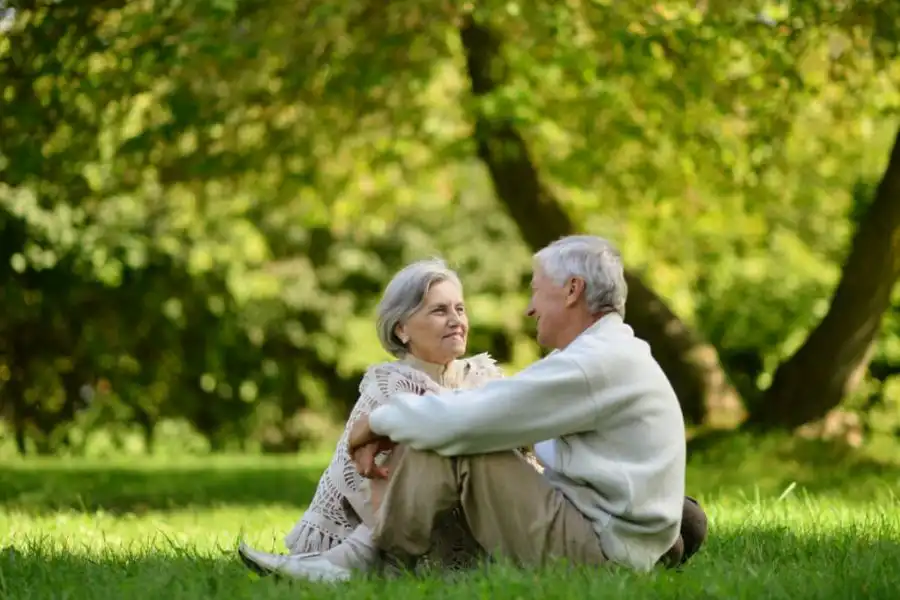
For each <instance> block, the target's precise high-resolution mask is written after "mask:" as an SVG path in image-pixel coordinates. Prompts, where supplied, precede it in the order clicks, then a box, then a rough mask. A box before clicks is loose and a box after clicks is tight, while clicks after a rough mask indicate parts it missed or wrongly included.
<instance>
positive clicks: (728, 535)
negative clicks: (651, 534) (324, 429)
mask: <svg viewBox="0 0 900 600" xmlns="http://www.w3.org/2000/svg"><path fill="white" fill-rule="evenodd" d="M326 460H327V455H321V454H316V455H304V456H292V457H259V456H246V455H244V456H216V457H185V456H182V457H177V458H172V457H169V458H167V459H162V458H139V459H135V458H128V459H126V458H121V459H117V460H97V459H93V460H88V459H70V460H66V459H60V458H55V459H46V460H42V459H41V460H35V459H29V460H20V459H14V460H6V461H4V462H0V549H2V550H0V551H2V554H0V598H11V599H16V600H27V599H49V598H60V599H62V598H68V599H80V598H84V599H91V600H105V599H116V600H119V599H122V598H141V599H146V600H150V599H154V598H164V599H165V600H180V599H191V600H195V599H200V598H254V599H260V600H262V599H277V598H285V599H287V598H301V597H315V598H323V599H328V598H342V599H345V600H353V599H355V598H401V597H402V598H410V599H414V598H460V599H462V598H465V599H469V598H492V599H497V600H505V599H510V600H512V599H518V598H629V599H631V598H634V599H638V598H654V599H657V598H659V599H662V598H748V599H749V598H754V599H756V598H773V599H775V598H790V599H792V600H797V599H799V598H816V599H829V598H834V599H841V600H846V599H850V598H885V599H888V598H891V599H893V598H898V597H900V500H898V498H897V496H896V495H895V494H896V492H898V491H900V463H892V462H891V461H890V460H889V459H887V460H886V459H881V460H876V459H874V458H872V457H870V456H867V455H864V454H860V453H858V452H852V453H851V452H845V451H843V450H840V449H839V448H836V447H834V446H830V445H827V444H822V443H811V442H810V443H807V442H802V443H801V442H798V441H796V440H784V439H780V440H767V441H762V442H761V441H759V440H751V439H746V438H734V439H732V440H729V441H727V442H723V443H720V444H717V445H715V446H713V447H711V448H708V449H706V450H705V451H704V453H703V454H701V455H699V456H694V457H693V458H692V460H691V466H690V471H689V475H688V486H689V492H690V493H692V494H694V495H696V496H697V497H698V498H699V499H700V500H701V501H702V503H703V504H704V505H705V506H706V508H707V510H708V512H709V515H710V520H711V539H710V540H709V543H708V545H707V546H706V547H704V549H703V550H702V552H701V553H700V554H699V555H697V556H696V557H695V558H694V559H693V560H692V561H691V562H690V563H689V565H688V566H687V568H685V569H684V570H683V571H682V572H671V571H660V572H655V573H652V574H649V575H635V574H630V573H624V572H607V571H603V570H596V569H593V570H575V571H567V570H565V569H563V568H562V567H558V568H547V569H542V570H533V571H515V570H512V569H506V568H496V569H493V570H490V571H484V572H479V573H473V574H471V575H466V576H462V577H458V578H455V579H453V580H452V581H449V582H448V581H445V580H441V579H440V578H437V577H435V578H432V579H424V580H415V579H412V578H410V579H399V580H393V581H379V580H374V579H373V580H359V581H354V582H350V583H348V584H341V585H327V584H312V583H301V582H285V581H276V580H273V579H271V578H266V579H260V578H258V577H256V576H253V575H251V574H250V573H249V572H248V571H247V570H246V569H244V568H243V567H242V565H241V564H240V563H239V561H238V560H237V559H236V555H235V551H234V550H235V547H236V545H237V541H238V539H239V538H240V537H241V536H245V538H246V539H247V540H248V541H249V542H250V543H252V544H254V545H256V546H258V547H261V548H264V549H269V550H276V551H280V550H281V549H282V544H281V538H282V536H283V534H284V533H285V531H286V530H287V529H288V528H289V527H290V526H291V525H292V524H293V522H294V521H295V520H296V518H297V517H298V516H299V515H300V514H301V512H302V510H303V508H304V505H305V503H306V502H308V500H309V498H310V497H311V495H312V491H313V489H314V486H315V481H316V479H317V478H318V475H319V473H320V472H321V469H322V467H323V465H324V464H325V461H326Z"/></svg>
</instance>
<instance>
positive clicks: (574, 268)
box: [534, 235, 628, 318]
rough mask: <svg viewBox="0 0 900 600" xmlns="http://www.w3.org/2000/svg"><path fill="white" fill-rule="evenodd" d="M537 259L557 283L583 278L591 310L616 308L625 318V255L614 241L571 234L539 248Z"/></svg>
mask: <svg viewBox="0 0 900 600" xmlns="http://www.w3.org/2000/svg"><path fill="white" fill-rule="evenodd" d="M534 259H535V260H536V261H537V262H538V263H539V264H540V266H541V268H542V269H543V271H544V272H545V273H546V274H547V276H548V277H549V278H550V279H551V280H553V281H554V282H555V283H556V284H557V285H564V284H565V283H566V281H567V280H568V279H569V278H571V277H578V278H580V279H583V280H584V284H585V290H584V291H585V299H586V300H587V305H588V308H589V309H590V310H591V312H593V313H601V312H607V311H614V312H617V313H619V315H621V316H622V318H625V300H626V299H627V298H628V284H626V283H625V269H624V267H623V266H622V255H621V254H620V253H619V251H618V249H617V248H616V247H615V246H614V245H613V244H612V243H611V242H609V241H607V240H605V239H603V238H600V237H596V236H592V235H570V236H568V237H564V238H561V239H559V240H557V241H555V242H553V243H552V244H550V245H549V246H547V247H546V248H543V249H542V250H540V251H538V252H537V253H536V254H535V255H534Z"/></svg>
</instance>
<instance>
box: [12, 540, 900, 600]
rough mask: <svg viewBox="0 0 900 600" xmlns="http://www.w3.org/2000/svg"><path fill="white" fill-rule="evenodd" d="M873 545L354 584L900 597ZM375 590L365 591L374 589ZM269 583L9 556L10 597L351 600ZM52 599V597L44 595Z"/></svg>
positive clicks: (836, 544) (201, 570) (75, 558)
mask: <svg viewBox="0 0 900 600" xmlns="http://www.w3.org/2000/svg"><path fill="white" fill-rule="evenodd" d="M872 534H877V532H869V535H868V536H860V537H849V536H846V535H845V536H837V537H829V536H828V535H821V534H815V533H812V534H811V535H810V536H803V535H798V534H796V533H795V532H792V531H790V530H787V529H772V530H766V529H763V530H755V531H752V532H750V531H746V532H743V533H740V534H739V533H729V534H726V535H723V536H720V537H718V538H714V539H713V540H712V541H711V542H710V544H709V545H708V546H707V547H706V548H705V549H704V550H703V551H702V552H701V553H700V554H699V555H697V556H696V557H695V559H693V560H692V561H691V563H689V564H688V566H687V567H686V568H685V569H684V570H683V571H682V572H680V573H677V572H673V571H659V572H656V573H655V574H651V575H650V576H644V575H638V574H634V573H628V572H622V571H619V572H615V573H614V572H611V571H607V570H605V569H596V568H592V569H584V568H583V569H575V570H574V571H573V570H566V569H565V568H564V567H549V568H546V569H541V570H539V571H537V572H535V571H517V570H511V569H508V568H506V567H496V568H494V567H491V568H489V569H487V570H484V571H479V572H477V573H472V574H470V575H466V576H462V577H454V578H453V585H447V584H446V583H443V584H442V583H441V582H440V580H439V578H438V577H435V576H434V575H432V576H431V577H430V578H429V580H427V581H420V582H416V583H412V582H410V581H409V580H408V579H401V580H399V581H396V582H388V583H385V582H383V581H381V582H379V581H378V580H374V581H360V582H354V583H351V584H350V585H352V586H354V592H355V593H354V594H352V596H353V597H359V598H362V597H387V596H386V595H385V594H386V593H388V592H391V593H395V592H401V591H402V592H404V593H405V595H408V596H410V597H421V598H434V597H443V598H450V597H452V598H456V597H459V598H470V597H477V596H482V597H485V596H488V597H496V598H517V597H557V598H559V597H593V596H597V597H604V596H605V597H628V598H684V597H703V598H737V597H742V598H755V597H760V598H761V597H772V598H800V597H803V598H829V599H830V598H835V599H837V598H841V599H843V598H854V597H867V598H893V597H895V596H894V594H895V592H896V573H897V572H898V569H900V544H898V543H897V541H895V540H889V539H878V537H877V535H872ZM364 588H365V589H364ZM312 589H315V590H316V591H315V593H314V595H313V596H310V595H308V594H303V593H302V591H301V590H304V591H305V590H309V591H311V584H308V583H296V582H286V581H281V582H279V581H277V580H274V579H272V578H267V579H266V580H264V581H259V580H258V579H257V578H256V577H255V576H251V575H250V574H249V572H248V571H247V570H246V569H245V568H244V567H243V566H242V565H241V564H240V563H239V561H238V559H237V557H236V555H235V554H234V552H222V553H214V554H208V553H207V554H194V553H192V551H190V550H184V551H178V550H176V551H175V552H172V549H168V554H163V553H161V552H156V551H155V550H154V549H152V548H150V549H141V550H140V551H138V552H131V553H128V554H124V553H123V554H119V555H116V554H112V553H110V554H107V555H105V556H99V557H91V556H84V555H77V554H70V553H65V552H49V551H47V550H45V549H44V548H43V547H41V546H40V545H34V546H32V547H21V548H7V549H4V550H3V551H2V552H0V597H10V598H18V597H23V598H24V597H55V596H56V594H57V593H58V592H59V590H67V591H69V592H71V594H72V595H71V596H70V597H75V598H82V597H84V598H88V597H90V598H92V599H98V598H128V597H140V598H157V597H158V598H166V599H167V600H173V599H175V598H213V597H222V598H289V597H298V596H297V594H298V592H300V593H301V596H300V597H304V596H307V597H318V598H331V597H334V598H346V597H348V596H347V593H348V590H347V589H346V588H343V587H342V586H338V587H327V586H316V587H315V588H312ZM44 592H46V595H45V594H44Z"/></svg>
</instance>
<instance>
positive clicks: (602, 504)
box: [545, 314, 685, 568]
mask: <svg viewBox="0 0 900 600" xmlns="http://www.w3.org/2000/svg"><path fill="white" fill-rule="evenodd" d="M559 354H560V355H561V356H560V358H562V357H563V356H565V358H567V359H569V360H572V361H574V362H575V363H577V364H578V365H579V367H580V368H581V370H582V371H583V372H584V376H585V378H586V379H587V382H588V389H589V393H590V395H591V397H592V400H593V402H594V405H595V410H596V417H597V418H596V420H595V422H594V423H593V424H592V426H591V428H590V429H588V430H586V431H583V432H579V433H574V434H571V435H565V436H563V437H561V438H559V439H557V440H555V441H554V444H553V453H552V454H553V459H552V463H550V464H547V465H546V466H547V467H548V471H547V472H546V473H545V474H546V476H547V477H548V478H549V479H550V481H551V482H552V483H553V485H554V486H555V487H557V488H558V489H560V491H562V492H563V494H564V495H565V496H566V497H567V498H568V499H569V500H570V501H571V502H572V503H573V504H575V506H576V507H577V508H578V509H579V510H580V511H581V512H582V513H584V514H585V515H586V516H587V517H589V518H590V519H591V521H592V522H593V523H594V525H595V528H596V530H597V533H598V534H599V535H600V538H601V542H602V544H603V549H604V552H605V553H606V554H607V555H608V557H609V558H610V559H611V560H613V561H615V562H619V563H623V564H627V565H629V566H633V567H636V568H650V567H652V566H653V564H654V563H655V562H656V560H657V559H658V558H659V557H660V556H661V555H662V554H663V553H665V552H666V551H667V550H668V549H669V548H670V547H671V545H672V544H673V543H674V541H675V539H676V538H677V536H678V528H679V525H680V522H681V514H682V506H683V501H684V478H685V431H684V419H683V415H682V413H681V408H680V406H679V404H678V399H677V397H676V395H675V392H674V390H673V389H672V386H671V384H670V383H669V381H668V379H667V378H666V376H665V374H664V373H663V371H662V369H661V368H660V367H659V365H658V364H657V362H656V360H655V359H654V358H653V356H652V354H651V352H650V348H649V346H648V345H647V344H646V343H645V342H644V341H642V340H640V339H638V338H636V337H634V334H633V332H632V330H631V328H630V327H628V326H627V325H625V324H624V323H623V321H622V319H621V317H619V316H618V315H616V314H612V315H607V316H606V317H604V318H603V319H601V320H600V321H599V322H597V323H596V324H594V325H593V326H592V327H590V328H589V329H588V330H586V331H585V332H584V333H583V334H582V335H580V336H579V337H578V338H577V339H576V340H575V341H573V342H572V343H571V344H570V345H569V346H568V347H566V348H565V349H564V350H561V351H560V352H559Z"/></svg>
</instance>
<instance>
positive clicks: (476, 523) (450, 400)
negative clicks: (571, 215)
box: [350, 236, 686, 571]
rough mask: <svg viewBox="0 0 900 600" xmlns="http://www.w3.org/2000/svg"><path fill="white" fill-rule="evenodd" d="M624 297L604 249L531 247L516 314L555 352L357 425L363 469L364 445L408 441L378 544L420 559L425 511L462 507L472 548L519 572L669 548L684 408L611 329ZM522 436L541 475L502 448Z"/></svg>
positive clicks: (616, 266) (646, 559) (585, 242)
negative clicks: (528, 291)
mask: <svg viewBox="0 0 900 600" xmlns="http://www.w3.org/2000/svg"><path fill="white" fill-rule="evenodd" d="M626 295H627V289H626V284H625V278H624V273H623V267H622V262H621V259H620V255H619V253H618V251H617V250H616V249H615V248H614V247H613V246H612V245H611V244H610V243H609V242H607V241H605V240H603V239H600V238H596V237H590V236H573V237H568V238H563V239H561V240H559V241H557V242H555V243H553V244H551V245H550V246H548V247H546V248H544V249H543V250H541V251H540V252H538V253H537V254H536V255H535V262H534V275H533V279H532V298H531V303H530V305H529V308H528V314H529V316H532V317H534V318H536V319H537V330H538V333H537V335H538V342H539V343H540V344H541V345H542V346H545V347H549V348H553V349H555V351H554V352H552V353H551V354H550V355H548V356H547V357H546V358H543V359H541V360H539V361H537V362H536V363H534V364H533V365H531V366H530V367H528V368H526V369H524V370H523V371H521V372H520V373H518V374H516V375H513V376H511V377H509V378H506V379H501V380H497V381H492V382H490V383H488V384H487V385H485V386H484V387H482V388H479V389H475V390H467V391H463V392H453V393H447V394H442V395H439V396H416V395H412V394H409V395H398V396H395V397H394V398H393V401H392V402H391V403H390V404H389V405H385V406H382V407H379V408H377V409H375V410H374V411H373V412H372V413H371V414H370V415H369V417H368V418H364V419H361V420H360V421H359V422H358V423H357V425H356V427H355V428H354V430H353V432H352V433H351V438H350V451H351V454H352V455H353V457H354V461H355V463H356V465H357V468H358V469H359V470H360V472H361V473H362V474H363V475H366V476H370V477H371V476H380V475H382V474H383V473H382V472H381V470H380V469H379V468H377V467H376V466H375V463H374V460H373V455H374V450H375V449H377V448H383V447H385V445H390V444H402V445H403V446H404V447H405V452H404V454H403V456H402V458H401V459H400V460H399V463H398V464H397V465H396V467H395V468H394V469H393V470H392V472H391V473H390V483H389V485H388V487H387V491H386V492H385V495H384V498H383V500H382V503H381V506H380V508H379V510H378V513H377V515H376V521H377V523H376V527H375V529H374V532H373V536H374V541H375V543H376V544H377V545H378V547H379V548H381V549H382V550H383V551H385V552H389V553H391V554H393V555H398V556H408V557H410V558H414V557H417V556H420V555H422V554H424V553H425V552H426V551H427V550H428V548H429V546H430V536H431V532H432V529H433V525H434V522H435V519H436V517H437V516H438V515H439V514H441V513H442V512H443V511H446V510H450V509H452V508H453V507H455V506H459V507H461V510H462V511H463V513H464V515H465V518H466V521H467V522H468V524H469V528H470V530H471V533H472V535H473V536H474V537H475V539H476V540H477V541H478V542H479V543H480V544H481V546H482V547H484V548H485V549H486V550H487V551H489V552H491V553H492V554H495V555H501V556H504V557H506V558H508V559H511V560H512V561H513V562H515V563H517V564H520V565H538V564H542V563H544V562H546V561H548V560H551V559H554V558H565V559H568V560H569V561H571V562H574V563H581V564H601V563H606V562H612V563H616V564H619V565H623V566H626V567H630V568H632V569H635V570H639V571H645V570H648V569H650V568H652V567H653V566H654V565H655V564H657V563H658V562H659V561H660V560H661V559H662V558H663V557H664V556H665V555H666V554H667V553H668V552H670V551H674V552H675V553H676V554H678V553H680V550H679V544H678V542H679V528H680V525H681V522H682V510H683V508H684V507H685V506H686V503H685V498H684V479H685V430H684V421H683V416H682V413H681V409H680V406H679V404H678V399H677V397H676V396H675V392H674V391H673V389H672V386H671V385H670V383H669V381H668V379H667V378H666V376H665V374H664V373H663V371H662V369H661V368H660V367H659V365H658V364H657V362H656V360H654V358H653V355H652V354H651V351H650V348H649V346H648V345H647V344H646V343H645V342H643V341H642V340H640V339H638V338H636V337H635V336H634V334H633V332H632V330H631V328H630V327H628V326H627V325H625V323H624V322H623V315H624V312H625V299H626ZM531 444H536V446H535V453H536V454H537V456H538V458H539V459H540V461H541V462H542V463H543V464H544V466H545V471H544V474H543V476H541V475H540V474H538V473H537V472H536V471H535V470H534V469H533V468H531V467H530V466H528V465H527V464H526V463H525V462H524V461H523V460H521V459H520V458H519V456H517V454H515V452H514V449H516V448H519V447H521V446H526V445H531ZM673 559H674V561H675V562H677V561H678V560H679V559H680V557H679V556H675V557H673Z"/></svg>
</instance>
